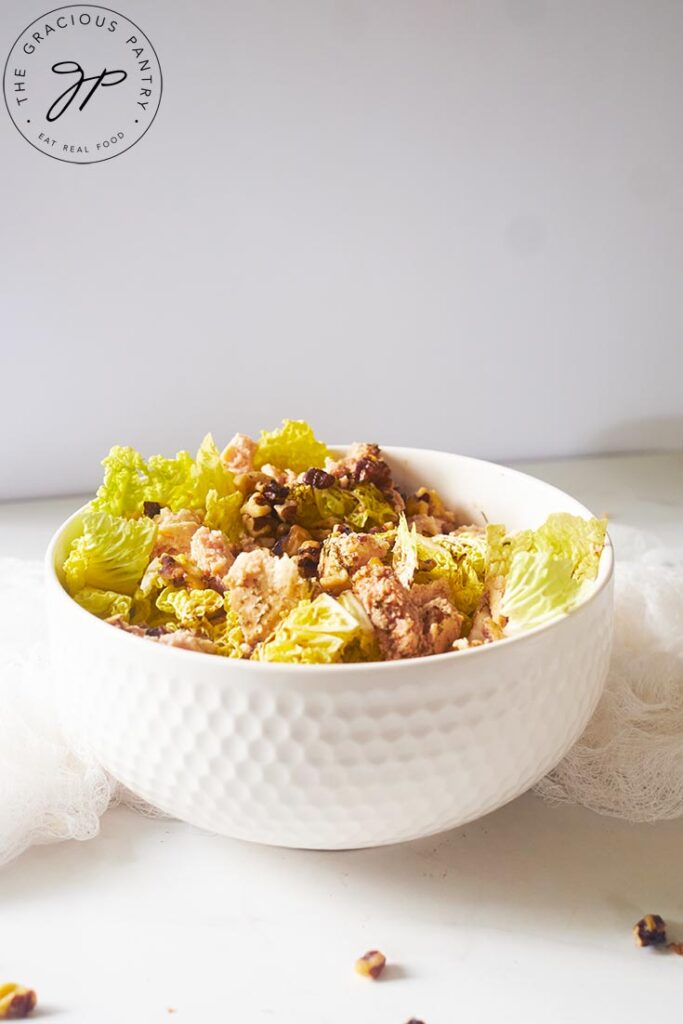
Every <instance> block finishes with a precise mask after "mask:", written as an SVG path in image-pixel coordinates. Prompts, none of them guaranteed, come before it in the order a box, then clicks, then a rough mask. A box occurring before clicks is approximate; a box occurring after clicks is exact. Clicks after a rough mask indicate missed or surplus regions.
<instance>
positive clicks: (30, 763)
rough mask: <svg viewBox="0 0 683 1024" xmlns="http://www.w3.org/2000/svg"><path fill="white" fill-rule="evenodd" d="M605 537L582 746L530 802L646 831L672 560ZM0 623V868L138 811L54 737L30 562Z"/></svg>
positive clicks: (669, 631)
mask: <svg viewBox="0 0 683 1024" xmlns="http://www.w3.org/2000/svg"><path fill="white" fill-rule="evenodd" d="M611 532H612V535H613V536H615V534H616V540H617V550H618V551H620V552H621V554H622V557H621V558H620V559H618V562H617V571H616V632H615V645H614V652H613V656H612V662H611V666H610V672H609V678H608V681H607V686H606V688H605V693H604V695H603V697H602V699H601V701H600V703H599V705H598V708H597V710H596V712H595V715H594V716H593V718H592V720H591V722H590V724H589V726H588V728H587V729H586V731H585V732H584V734H583V736H582V737H581V738H580V740H579V741H578V743H577V744H576V745H575V746H574V747H573V749H572V750H571V751H570V752H569V754H568V755H567V757H566V758H565V759H564V761H562V763H561V764H560V765H559V766H558V767H557V768H556V769H555V770H554V771H553V772H551V773H550V775H548V776H547V777H546V778H545V779H543V781H542V782H541V783H540V784H539V785H538V786H537V787H536V792H537V793H539V794H540V795H541V796H542V797H544V798H545V799H547V800H550V801H552V802H558V801H565V802H573V803H580V804H584V805H585V806H586V807H590V808H591V809H593V810H595V811H598V812H600V813H602V814H611V815H615V816H617V817H622V818H627V819H628V820H630V821H656V820H657V819H659V818H672V817H675V816H676V815H679V814H683V551H674V552H672V551H671V549H670V548H666V547H664V546H662V545H661V542H658V541H657V540H656V539H655V538H650V537H648V536H647V535H646V534H643V533H641V532H639V531H635V530H628V529H627V528H625V527H622V528H616V529H614V528H613V529H612V530H611ZM0 622H1V623H2V624H3V632H2V636H1V638H0V659H1V662H0V663H1V664H2V674H1V675H0V700H1V701H2V723H3V730H2V735H3V740H2V743H1V744H0V864H3V863H5V862H6V861H8V860H10V859H11V858H12V857H15V856H16V855H17V854H19V853H21V852H22V850H24V849H26V848H27V847H28V846H30V845H32V844H36V843H48V842H54V841H56V840H60V839H89V838H90V837H91V836H94V835H95V834H96V833H97V831H98V828H99V819H100V817H101V815H102V814H103V813H104V812H105V811H106V809H107V807H109V806H110V805H111V804H112V803H114V802H118V801H124V802H126V803H129V804H131V805H132V806H135V807H136V808H137V809H139V810H143V811H145V812H146V813H150V811H151V808H148V807H146V806H145V805H144V804H142V803H141V801H139V800H138V799H137V798H135V797H134V796H132V794H128V793H126V792H125V791H124V790H123V789H122V787H120V786H118V784H117V783H116V782H115V781H114V780H113V779H111V778H110V777H109V776H108V775H107V773H106V772H105V771H104V770H103V769H102V768H101V767H100V766H99V765H97V764H95V763H88V762H84V761H83V760H81V759H80V758H79V757H77V756H76V754H75V753H74V752H72V751H70V750H69V748H68V746H67V745H66V743H65V741H64V739H63V738H62V736H61V733H60V730H59V726H58V724H57V723H58V709H57V708H56V707H55V700H54V695H53V692H52V686H51V675H50V667H49V659H48V652H47V645H46V639H45V633H46V630H45V619H44V612H43V606H42V566H41V565H40V563H37V562H28V561H20V560H18V559H10V558H4V559H0ZM140 642H141V643H142V642H144V641H140ZM548 685H552V680H549V681H548ZM152 813H153V812H152Z"/></svg>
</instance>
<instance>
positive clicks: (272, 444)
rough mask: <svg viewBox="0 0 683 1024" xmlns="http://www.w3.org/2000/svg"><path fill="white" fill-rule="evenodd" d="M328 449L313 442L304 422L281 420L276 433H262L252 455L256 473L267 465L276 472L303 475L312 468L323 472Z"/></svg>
mask: <svg viewBox="0 0 683 1024" xmlns="http://www.w3.org/2000/svg"><path fill="white" fill-rule="evenodd" d="M330 454H331V453H330V451H329V449H328V448H327V447H326V446H325V445H324V444H322V442H320V441H318V440H317V439H316V436H315V434H314V433H313V428H312V427H311V426H309V424H308V423H306V422H304V420H283V422H282V426H281V427H279V428H278V429H277V430H273V431H270V432H267V431H265V430H262V431H261V437H260V438H259V441H258V444H257V446H256V452H255V453H254V465H255V466H256V468H257V469H260V467H261V466H265V465H266V464H269V465H273V466H277V467H278V468H279V469H291V470H293V471H294V472H295V473H303V472H304V470H306V469H311V468H313V467H317V468H322V466H324V465H325V459H326V458H327V457H328V456H330Z"/></svg>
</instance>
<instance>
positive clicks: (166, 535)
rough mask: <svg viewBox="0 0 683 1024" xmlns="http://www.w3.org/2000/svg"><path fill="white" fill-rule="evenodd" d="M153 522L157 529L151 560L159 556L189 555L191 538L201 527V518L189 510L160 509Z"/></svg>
mask: <svg viewBox="0 0 683 1024" xmlns="http://www.w3.org/2000/svg"><path fill="white" fill-rule="evenodd" d="M155 521H156V523H157V526H158V529H157V535H156V540H155V542H154V548H153V550H152V558H154V557H155V556H156V555H161V554H169V555H189V553H190V544H191V542H192V538H193V536H194V534H195V533H196V532H197V530H198V529H199V527H200V525H201V521H202V520H201V516H200V515H199V514H198V513H197V512H193V511H191V509H189V508H183V509H180V511H179V512H171V510H170V509H168V508H162V510H161V512H160V513H159V515H158V516H156V517H155Z"/></svg>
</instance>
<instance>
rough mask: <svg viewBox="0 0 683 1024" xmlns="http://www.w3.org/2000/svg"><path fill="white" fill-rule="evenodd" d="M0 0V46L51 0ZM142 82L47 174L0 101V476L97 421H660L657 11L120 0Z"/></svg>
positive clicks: (681, 137)
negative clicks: (143, 109) (115, 146)
mask: <svg viewBox="0 0 683 1024" xmlns="http://www.w3.org/2000/svg"><path fill="white" fill-rule="evenodd" d="M51 6H53V5H51V4H50V3H48V0H2V4H1V5H0V43H1V49H2V54H0V57H1V61H0V63H4V59H5V55H6V53H7V52H8V51H9V48H10V46H11V45H12V43H13V41H14V39H15V37H16V36H17V35H18V34H19V32H20V31H21V30H22V29H24V28H25V27H26V25H27V24H28V23H29V22H30V21H31V20H32V19H33V18H34V17H37V16H38V15H40V14H42V13H44V12H45V11H47V10H49V9H50V8H51ZM114 6H115V7H117V8H118V9H119V10H120V11H121V12H122V13H123V14H125V15H127V16H128V17H130V18H131V19H133V20H134V21H136V22H138V23H139V25H140V26H141V28H142V29H143V30H144V31H145V32H146V33H147V34H148V36H149V37H150V39H151V40H152V42H153V44H154V46H155V47H156V50H157V52H158V54H159V58H160V61H161V66H162V69H163V72H164V96H163V99H162V103H161V108H160V110H159V113H158V115H157V119H156V121H155V123H154V124H153V125H152V127H151V129H150V131H149V132H148V134H147V135H146V136H145V138H144V139H142V140H141V142H140V143H139V144H138V145H137V146H135V147H134V148H133V149H131V150H130V151H129V152H128V153H126V154H124V155H122V156H120V157H117V158H116V159H114V160H110V161H108V162H106V163H99V164H93V165H89V166H72V165H70V164H62V163H59V162H57V161H55V160H50V159H48V158H47V157H45V156H44V155H42V154H40V153H38V152H36V151H35V150H34V149H32V148H31V147H30V146H29V145H28V144H27V143H26V142H25V141H24V139H22V138H21V136H20V135H19V134H18V132H17V131H16V129H15V128H14V126H13V125H12V123H11V121H10V119H9V117H8V116H7V114H6V111H5V110H4V109H2V108H0V178H1V180H0V224H1V226H2V228H1V230H2V246H1V248H0V289H1V293H2V294H1V307H0V312H1V317H2V322H1V333H0V344H1V345H2V401H1V402H0V468H1V473H0V496H5V497H7V496H18V495H28V494H38V493H59V492H62V493H64V492H71V491H75V490H79V489H83V488H86V487H91V486H92V485H93V484H94V483H95V482H96V480H97V478H98V476H99V466H98V460H99V459H100V458H101V456H102V455H103V454H104V453H105V451H106V450H107V449H108V447H109V446H110V444H112V443H114V442H117V443H130V444H134V445H136V446H138V447H140V448H142V449H143V450H144V451H146V452H152V451H158V450H162V451H165V452H172V451H175V450H176V448H178V447H190V448H193V447H194V446H195V445H196V444H197V443H198V441H199V440H200V438H201V436H202V434H203V433H204V432H205V430H206V429H212V430H213V432H214V434H215V435H216V438H217V440H218V441H219V442H224V441H226V440H227V439H228V437H229V435H230V434H231V433H232V432H233V431H234V430H235V429H237V428H239V429H242V430H246V431H251V432H253V431H257V430H258V428H259V427H261V426H265V427H272V426H274V425H275V424H277V423H278V421H279V420H280V419H281V418H282V417H283V416H286V415H289V416H292V417H306V418H309V419H311V420H312V421H313V422H314V424H315V426H316V427H317V429H318V432H319V434H320V435H322V437H323V438H326V439H346V438H350V439H351V438H367V439H372V440H374V439H377V440H381V441H385V442H393V443H405V444H416V445H431V446H435V447H442V448H451V449H454V450H459V451H464V452H468V453H471V454H478V455H483V456H486V457H489V458H506V457H516V458H520V457H526V456H529V457H532V456H540V455H564V454H572V453H578V452H591V451H606V450H617V449H627V448H645V447H660V448H661V447H666V446H670V447H674V446H676V447H678V446H680V444H681V441H682V438H683V425H682V424H683V419H682V417H683V401H682V399H683V345H682V342H683V281H682V277H683V273H682V268H683V114H682V113H681V102H682V99H683V3H680V2H679V0H669V2H667V0H639V2H636V0H600V2H599V3H596V2H595V0H213V2H210V0H198V2H194V3H189V2H187V0H186V2H181V0H117V2H116V3H115V4H114Z"/></svg>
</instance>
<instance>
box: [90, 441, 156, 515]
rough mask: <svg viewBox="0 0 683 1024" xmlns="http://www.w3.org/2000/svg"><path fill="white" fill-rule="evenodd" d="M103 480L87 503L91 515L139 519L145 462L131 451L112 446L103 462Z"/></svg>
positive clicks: (143, 489) (138, 454) (143, 488)
mask: <svg viewBox="0 0 683 1024" xmlns="http://www.w3.org/2000/svg"><path fill="white" fill-rule="evenodd" d="M102 465H103V466H104V480H103V481H102V484H101V485H100V487H99V489H98V491H97V494H96V496H95V497H94V498H93V500H92V501H91V503H90V509H91V510H92V511H93V512H107V513H109V515H111V516H138V515H140V513H141V512H142V503H143V501H144V500H145V498H144V494H145V460H144V459H143V458H142V455H140V453H139V452H136V451H135V449H134V448H123V447H121V446H120V445H115V446H114V447H113V448H112V449H111V450H110V452H109V454H108V455H107V456H106V457H105V458H104V459H103V460H102Z"/></svg>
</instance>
